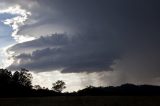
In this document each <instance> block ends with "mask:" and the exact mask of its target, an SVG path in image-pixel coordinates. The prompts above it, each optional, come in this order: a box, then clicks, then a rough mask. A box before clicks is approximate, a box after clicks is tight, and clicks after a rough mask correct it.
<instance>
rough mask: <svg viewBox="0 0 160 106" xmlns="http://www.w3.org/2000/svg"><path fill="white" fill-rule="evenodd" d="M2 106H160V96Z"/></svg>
mask: <svg viewBox="0 0 160 106" xmlns="http://www.w3.org/2000/svg"><path fill="white" fill-rule="evenodd" d="M0 106H160V96H97V97H88V96H83V97H82V96H81V97H74V96H73V97H42V98H40V97H39V98H32V97H31V98H1V99H0Z"/></svg>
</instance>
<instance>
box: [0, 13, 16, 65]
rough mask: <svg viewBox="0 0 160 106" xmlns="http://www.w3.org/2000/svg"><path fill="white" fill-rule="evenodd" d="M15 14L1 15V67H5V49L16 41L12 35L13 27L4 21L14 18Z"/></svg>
mask: <svg viewBox="0 0 160 106" xmlns="http://www.w3.org/2000/svg"><path fill="white" fill-rule="evenodd" d="M12 17H14V15H10V14H1V15H0V68H3V66H4V63H3V61H4V60H5V58H6V57H5V53H4V49H5V48H6V47H8V46H9V45H12V44H14V43H16V42H15V40H14V39H13V38H12V37H11V34H12V31H13V30H12V28H11V27H9V26H8V25H5V24H4V23H3V22H2V21H4V20H5V19H8V18H12Z"/></svg>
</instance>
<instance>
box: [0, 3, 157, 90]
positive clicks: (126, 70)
mask: <svg viewBox="0 0 160 106" xmlns="http://www.w3.org/2000/svg"><path fill="white" fill-rule="evenodd" d="M159 5H160V1H159V0H25V1H23V0H0V21H1V22H0V42H1V44H0V50H1V53H0V57H1V60H0V63H1V65H0V66H1V67H2V68H8V69H10V70H17V69H20V68H22V67H23V68H26V69H28V70H30V71H31V72H32V73H33V76H34V80H33V83H34V84H40V85H42V86H47V87H51V83H52V82H54V81H56V80H59V79H60V80H64V81H65V82H66V83H67V87H68V88H67V90H69V91H72V90H77V89H81V88H83V87H85V86H88V85H94V86H108V85H120V84H123V83H134V84H152V85H160V49H159V48H160V31H159V28H160V13H159V12H160V7H159Z"/></svg>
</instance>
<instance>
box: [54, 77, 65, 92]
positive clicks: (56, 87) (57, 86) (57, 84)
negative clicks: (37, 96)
mask: <svg viewBox="0 0 160 106" xmlns="http://www.w3.org/2000/svg"><path fill="white" fill-rule="evenodd" d="M52 85H53V87H52V89H53V90H54V91H56V92H62V90H64V89H65V88H66V84H65V82H64V81H62V80H58V81H57V82H55V83H53V84H52Z"/></svg>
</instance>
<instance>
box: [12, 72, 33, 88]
mask: <svg viewBox="0 0 160 106" xmlns="http://www.w3.org/2000/svg"><path fill="white" fill-rule="evenodd" d="M28 72H29V71H28V70H26V69H21V71H16V72H14V73H13V76H12V81H13V84H14V85H16V86H18V87H25V88H30V89H31V88H32V75H31V74H30V73H28Z"/></svg>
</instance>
